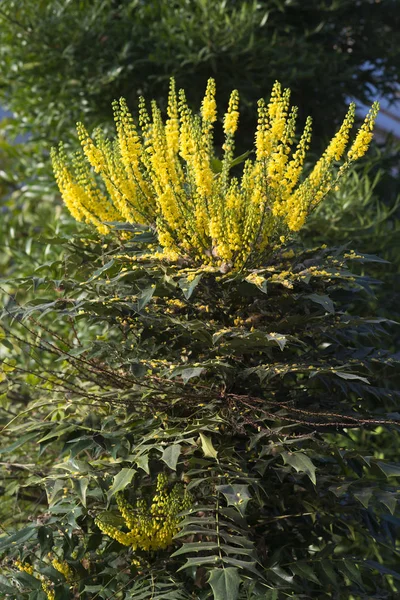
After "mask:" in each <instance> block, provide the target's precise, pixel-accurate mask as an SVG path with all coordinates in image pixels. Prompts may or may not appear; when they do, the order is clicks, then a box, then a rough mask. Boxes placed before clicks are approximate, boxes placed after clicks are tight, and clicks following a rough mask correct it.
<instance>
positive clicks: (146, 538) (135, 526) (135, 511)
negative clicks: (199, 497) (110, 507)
mask: <svg viewBox="0 0 400 600" xmlns="http://www.w3.org/2000/svg"><path fill="white" fill-rule="evenodd" d="M167 486H168V478H167V476H166V475H164V474H162V473H161V474H159V475H158V478H157V488H156V493H155V495H154V497H153V499H152V503H151V505H150V507H149V506H148V505H147V504H146V501H145V500H143V499H139V500H138V501H137V504H136V508H134V507H133V506H132V505H131V504H129V502H127V500H126V499H125V498H124V496H123V494H121V493H119V494H117V496H116V498H117V506H118V509H119V512H120V513H121V516H122V517H123V519H124V521H125V524H126V527H127V529H128V530H129V531H128V533H124V532H123V531H120V530H119V529H118V528H117V527H114V526H113V525H110V524H108V523H105V522H104V521H102V519H101V517H98V518H97V519H96V525H97V526H98V528H99V529H100V530H101V531H102V532H103V533H105V534H107V535H108V536H110V537H111V538H113V539H114V540H117V541H118V542H119V543H120V544H123V545H124V546H131V547H132V548H133V550H136V549H137V548H139V549H141V550H145V551H146V552H148V551H150V550H162V549H164V548H167V547H168V546H169V545H170V544H171V543H172V538H173V537H174V535H175V534H176V533H177V532H178V531H179V522H180V520H181V519H180V518H179V517H178V514H179V513H180V512H182V511H183V510H185V509H187V508H189V507H190V506H191V503H192V500H191V497H190V494H188V493H185V492H184V490H183V486H181V485H179V484H176V485H175V486H174V487H173V488H172V490H171V491H170V492H168V487H167Z"/></svg>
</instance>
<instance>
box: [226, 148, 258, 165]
mask: <svg viewBox="0 0 400 600" xmlns="http://www.w3.org/2000/svg"><path fill="white" fill-rule="evenodd" d="M251 153H252V150H247V152H244V153H243V154H240V156H237V157H236V158H234V159H233V161H232V162H231V163H230V165H229V168H230V169H231V168H232V167H236V165H240V164H241V163H242V162H244V161H245V160H246V158H248V157H249V156H250V154H251Z"/></svg>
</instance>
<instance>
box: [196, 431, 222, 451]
mask: <svg viewBox="0 0 400 600" xmlns="http://www.w3.org/2000/svg"><path fill="white" fill-rule="evenodd" d="M199 435H200V440H201V449H202V450H203V452H204V456H208V457H209V458H217V456H218V452H217V450H216V449H215V448H214V446H213V443H212V441H211V438H210V437H208V436H207V435H205V434H204V433H203V432H201V431H200V434H199Z"/></svg>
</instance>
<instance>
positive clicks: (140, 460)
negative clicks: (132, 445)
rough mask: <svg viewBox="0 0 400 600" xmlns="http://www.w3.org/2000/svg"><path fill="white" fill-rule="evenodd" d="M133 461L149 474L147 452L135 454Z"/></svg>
mask: <svg viewBox="0 0 400 600" xmlns="http://www.w3.org/2000/svg"><path fill="white" fill-rule="evenodd" d="M134 461H135V463H136V464H137V466H138V467H139V468H140V469H143V471H144V472H145V473H147V475H150V469H149V455H148V454H141V455H140V456H137V457H136V458H135V459H134Z"/></svg>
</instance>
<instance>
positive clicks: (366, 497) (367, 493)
mask: <svg viewBox="0 0 400 600" xmlns="http://www.w3.org/2000/svg"><path fill="white" fill-rule="evenodd" d="M353 496H354V498H357V500H358V501H359V502H361V504H362V505H363V506H364V507H365V508H368V503H369V501H370V499H371V498H372V489H371V488H366V489H364V490H358V491H357V492H353Z"/></svg>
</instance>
